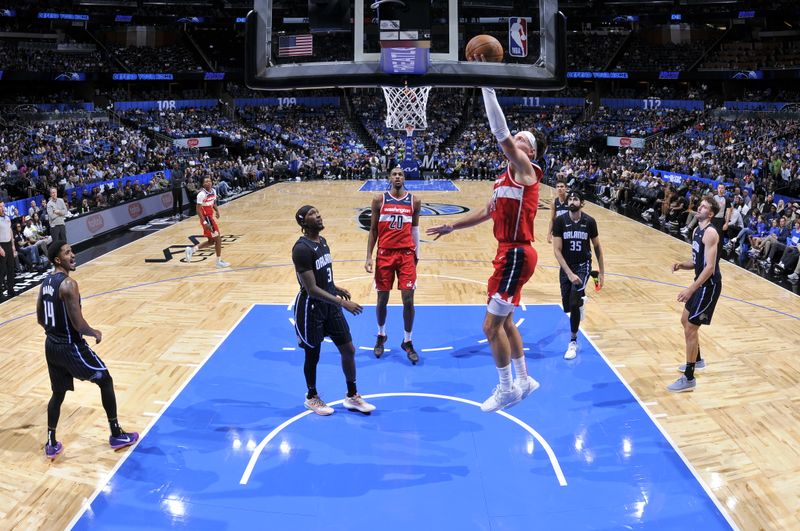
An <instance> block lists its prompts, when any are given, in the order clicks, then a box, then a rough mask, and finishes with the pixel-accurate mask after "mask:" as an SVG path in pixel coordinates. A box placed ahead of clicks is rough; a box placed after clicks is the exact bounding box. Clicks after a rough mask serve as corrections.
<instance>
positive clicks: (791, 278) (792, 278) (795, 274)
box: [786, 273, 800, 282]
mask: <svg viewBox="0 0 800 531" xmlns="http://www.w3.org/2000/svg"><path fill="white" fill-rule="evenodd" d="M786 278H788V279H789V280H791V281H793V282H797V280H798V279H800V275H798V274H797V273H792V274H791V275H789V276H788V277H786Z"/></svg>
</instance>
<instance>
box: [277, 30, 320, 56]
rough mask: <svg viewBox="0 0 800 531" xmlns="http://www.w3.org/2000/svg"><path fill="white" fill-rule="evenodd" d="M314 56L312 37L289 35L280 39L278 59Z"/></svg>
mask: <svg viewBox="0 0 800 531" xmlns="http://www.w3.org/2000/svg"><path fill="white" fill-rule="evenodd" d="M313 54H314V40H313V38H312V36H311V35H289V36H287V37H279V38H278V57H292V56H296V55H313Z"/></svg>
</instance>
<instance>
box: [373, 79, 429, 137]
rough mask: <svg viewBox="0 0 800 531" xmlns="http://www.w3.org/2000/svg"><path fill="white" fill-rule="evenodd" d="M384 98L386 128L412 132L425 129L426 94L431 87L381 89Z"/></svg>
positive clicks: (426, 126)
mask: <svg viewBox="0 0 800 531" xmlns="http://www.w3.org/2000/svg"><path fill="white" fill-rule="evenodd" d="M381 88H382V89H383V95H384V97H385V98H386V127H388V128H389V129H397V130H401V131H402V130H405V131H406V132H407V133H408V131H411V132H413V129H409V127H408V126H411V127H413V128H414V129H427V128H428V117H427V115H426V114H425V110H426V109H427V107H428V94H429V93H430V91H431V87H381Z"/></svg>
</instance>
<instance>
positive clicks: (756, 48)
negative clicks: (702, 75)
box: [700, 38, 800, 70]
mask: <svg viewBox="0 0 800 531" xmlns="http://www.w3.org/2000/svg"><path fill="white" fill-rule="evenodd" d="M798 66H800V40H793V39H791V38H775V39H758V40H754V39H747V40H736V41H732V42H724V43H722V44H720V46H719V48H717V49H716V50H714V51H713V52H712V53H710V54H709V55H708V57H706V58H705V60H704V61H703V63H702V65H701V66H700V68H701V69H704V70H761V69H764V68H797V67H798Z"/></svg>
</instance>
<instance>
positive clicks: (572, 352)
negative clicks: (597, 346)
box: [564, 341, 578, 360]
mask: <svg viewBox="0 0 800 531" xmlns="http://www.w3.org/2000/svg"><path fill="white" fill-rule="evenodd" d="M577 355H578V343H577V342H575V341H570V342H569V346H568V347H567V351H566V352H565V353H564V359H565V360H574V359H575V356H577Z"/></svg>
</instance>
